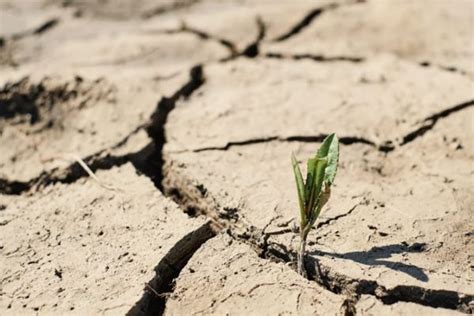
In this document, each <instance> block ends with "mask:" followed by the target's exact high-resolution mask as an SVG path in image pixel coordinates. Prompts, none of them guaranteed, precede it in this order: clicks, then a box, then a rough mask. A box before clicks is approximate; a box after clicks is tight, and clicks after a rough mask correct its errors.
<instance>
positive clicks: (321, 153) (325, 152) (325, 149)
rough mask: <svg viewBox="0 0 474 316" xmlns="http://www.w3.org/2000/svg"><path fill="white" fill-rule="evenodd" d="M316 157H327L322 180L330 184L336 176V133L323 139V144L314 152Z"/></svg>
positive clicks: (337, 152)
mask: <svg viewBox="0 0 474 316" xmlns="http://www.w3.org/2000/svg"><path fill="white" fill-rule="evenodd" d="M316 158H327V167H326V171H325V176H324V182H325V183H326V185H328V186H330V185H331V184H333V182H334V178H335V177H336V172H337V163H338V161H339V140H338V138H337V136H336V134H331V135H329V136H327V137H326V138H325V139H324V141H323V144H322V145H321V147H320V148H319V150H318V152H317V153H316Z"/></svg>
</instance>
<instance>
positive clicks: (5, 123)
mask: <svg viewBox="0 0 474 316" xmlns="http://www.w3.org/2000/svg"><path fill="white" fill-rule="evenodd" d="M187 80H188V79H187V74H183V75H179V76H178V77H176V78H174V79H172V80H171V81H169V82H153V81H152V80H151V78H148V81H146V77H143V76H142V75H140V74H139V73H135V74H134V76H132V78H120V77H115V78H110V79H104V78H102V77H94V76H93V75H91V74H90V73H88V74H86V75H85V76H79V75H74V73H71V74H69V75H67V74H64V75H61V76H57V75H56V76H52V77H43V78H42V79H40V80H37V79H34V78H28V77H26V78H23V79H20V80H19V81H12V82H7V83H6V84H5V85H4V86H3V87H2V88H1V89H0V105H1V107H2V109H1V110H0V139H1V144H2V145H1V151H2V155H1V157H0V167H1V170H2V171H1V172H0V177H2V178H7V179H9V180H22V181H28V180H30V179H32V178H35V177H37V176H38V175H39V174H40V173H41V172H42V171H44V170H46V171H50V170H52V169H53V168H55V167H65V166H67V165H69V164H70V163H71V158H70V157H69V156H70V155H71V154H74V155H77V156H79V157H81V158H84V157H87V156H89V155H92V154H96V153H98V152H99V151H101V150H104V149H110V148H112V147H113V146H115V145H117V144H119V143H120V142H122V141H123V140H124V138H125V137H126V136H127V135H129V134H130V133H132V132H133V131H134V130H136V129H137V127H138V126H140V125H143V124H144V123H145V122H147V120H148V119H149V117H150V115H151V114H152V113H153V112H154V110H155V108H156V103H157V101H158V100H159V99H160V98H161V97H162V96H163V95H171V94H173V93H174V92H175V91H176V90H178V89H179V88H180V87H181V86H182V85H183V84H184V83H186V81H187ZM7 165H8V168H6V166H7Z"/></svg>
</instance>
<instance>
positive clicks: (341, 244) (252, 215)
mask: <svg viewBox="0 0 474 316" xmlns="http://www.w3.org/2000/svg"><path fill="white" fill-rule="evenodd" d="M316 147H317V144H308V143H299V144H298V143H281V142H269V143H261V144H252V145H248V146H242V147H233V148H230V149H228V150H226V151H206V152H198V153H189V152H187V153H179V154H178V153H167V156H166V161H167V162H168V164H167V166H166V168H165V169H166V170H167V174H166V177H165V182H164V187H165V191H169V190H175V191H178V192H179V193H180V194H181V196H182V197H183V196H184V198H183V200H184V201H186V199H193V195H192V194H190V193H189V192H194V191H195V190H196V188H197V187H198V186H200V187H201V190H200V191H202V192H204V194H203V197H202V198H203V199H206V200H207V201H209V203H211V202H212V201H215V203H214V208H213V209H211V210H206V209H205V208H203V209H204V211H205V212H208V213H209V212H210V213H211V215H212V216H214V217H216V218H218V219H220V220H221V221H224V222H227V223H229V225H230V227H231V230H232V229H233V225H234V224H233V223H237V224H235V225H240V224H242V223H243V224H244V225H246V227H247V230H248V232H247V234H251V233H252V232H251V231H252V226H253V227H254V228H255V227H256V228H257V229H263V228H264V227H267V226H268V225H269V224H270V226H269V227H267V229H266V230H267V231H268V232H272V231H278V230H279V229H281V228H279V224H281V223H285V222H288V220H290V219H291V218H293V217H297V199H296V189H295V187H294V183H293V175H292V171H291V168H290V162H289V155H290V153H291V152H292V151H295V152H296V154H297V157H298V158H300V159H306V157H309V156H310V155H312V154H314V150H315V148H316ZM165 153H166V147H165ZM404 156H405V158H404V157H399V160H398V161H397V163H399V164H401V165H405V164H409V163H410V159H409V156H410V154H409V153H407V152H405V154H404ZM415 156H416V154H415ZM407 157H408V158H407ZM385 160H386V158H385V157H384V154H382V153H380V152H378V151H374V150H373V149H371V148H367V146H366V145H362V144H355V145H351V146H341V160H340V169H339V171H338V173H339V175H338V177H337V181H336V183H335V186H334V190H333V192H332V197H331V199H330V201H329V202H328V205H327V208H326V209H325V211H324V213H323V214H322V217H321V219H320V220H319V221H318V223H317V226H319V227H318V228H317V229H315V230H314V231H313V232H311V233H310V236H309V239H308V240H309V245H308V247H307V248H308V251H309V254H310V256H309V258H315V259H317V260H319V261H320V263H321V266H322V267H323V271H326V272H325V275H327V277H326V278H328V279H329V280H330V281H331V282H335V283H336V284H338V285H337V286H339V287H342V288H345V287H348V289H349V290H350V289H351V288H350V286H349V284H351V282H355V284H365V283H370V284H373V285H374V284H376V288H379V289H383V290H384V291H386V292H387V293H389V294H387V297H384V298H383V299H385V300H387V301H390V300H393V301H390V302H391V303H394V302H397V301H402V302H403V301H410V300H411V302H415V303H418V304H421V305H426V306H431V307H445V308H449V309H457V310H462V311H466V310H468V309H469V307H467V306H466V302H465V300H463V301H459V302H458V299H457V297H465V298H466V299H467V300H468V299H469V297H473V293H474V288H473V287H472V284H473V283H472V280H473V274H472V271H471V270H470V268H469V262H470V257H469V254H470V253H472V251H474V249H473V244H472V243H471V242H470V239H469V238H470V237H469V236H470V235H469V234H470V232H471V231H472V224H470V221H469V218H470V208H469V201H470V200H471V198H469V192H470V191H469V190H470V189H469V186H466V185H467V184H466V181H467V178H466V175H463V172H464V171H458V172H456V171H455V169H456V167H455V166H451V169H450V170H448V171H447V172H448V173H451V174H452V176H456V175H457V178H458V179H461V181H460V182H458V183H456V184H455V185H454V186H453V189H449V188H447V187H446V185H445V184H444V183H443V182H442V181H438V180H436V179H432V178H431V177H428V176H426V175H424V174H420V173H418V172H417V170H416V169H411V168H402V171H400V172H397V171H393V172H390V173H384V161H385ZM393 162H395V160H393ZM452 190H455V195H453V191H452ZM462 201H466V202H465V205H464V206H461V204H459V203H460V202H462ZM231 210H232V212H231ZM319 223H322V224H321V225H318V224H319ZM238 234H240V236H242V237H241V238H244V237H243V236H244V235H242V234H241V233H240V232H239V233H238ZM254 242H255V241H254ZM267 242H268V246H267V250H268V251H270V252H269V255H270V257H272V256H276V257H278V258H282V259H283V260H285V261H289V260H291V258H294V251H295V250H296V249H297V245H298V240H297V235H296V234H292V233H290V232H288V233H284V234H275V235H272V236H270V238H269V239H268V240H267ZM338 275H340V276H342V280H343V281H344V282H343V281H341V280H339V279H338ZM320 281H321V283H323V282H322V280H320ZM364 282H365V283H364ZM337 286H336V287H329V288H331V289H332V290H333V291H336V292H338V291H340V290H336V289H335V288H337ZM399 286H401V287H399ZM365 290H367V289H364V290H362V289H360V288H359V289H356V290H354V291H355V293H357V294H364V293H365V294H372V295H375V294H376V292H374V291H372V290H371V291H368V290H367V292H364V291H365ZM358 291H360V292H358ZM399 291H401V292H399ZM409 292H410V293H412V292H413V295H412V296H413V298H410V295H408V293H409ZM397 293H398V294H397ZM426 293H431V294H429V295H428V294H426ZM443 293H444V294H443ZM425 294H426V295H425ZM381 299H382V298H381ZM444 301H445V302H444ZM443 302H444V303H443Z"/></svg>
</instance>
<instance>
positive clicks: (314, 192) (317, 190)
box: [306, 158, 327, 218]
mask: <svg viewBox="0 0 474 316" xmlns="http://www.w3.org/2000/svg"><path fill="white" fill-rule="evenodd" d="M310 161H311V169H312V171H311V175H312V178H311V182H312V187H311V192H310V197H309V199H308V203H307V204H306V214H307V216H308V218H312V215H313V210H314V209H315V207H317V203H318V199H319V195H320V194H321V188H322V185H323V180H324V171H325V169H326V165H327V159H326V158H321V159H320V158H313V159H310V160H309V161H308V167H309V164H310Z"/></svg>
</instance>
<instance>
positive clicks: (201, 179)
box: [164, 142, 383, 229]
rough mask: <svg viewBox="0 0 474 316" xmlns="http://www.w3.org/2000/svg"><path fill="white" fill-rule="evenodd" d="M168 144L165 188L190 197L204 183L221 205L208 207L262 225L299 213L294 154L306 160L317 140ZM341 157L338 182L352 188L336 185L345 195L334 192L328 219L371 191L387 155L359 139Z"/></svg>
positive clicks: (342, 148)
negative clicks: (203, 147) (188, 149)
mask: <svg viewBox="0 0 474 316" xmlns="http://www.w3.org/2000/svg"><path fill="white" fill-rule="evenodd" d="M167 146H168V143H167V144H166V145H165V151H164V153H165V161H166V163H167V165H165V179H164V188H165V191H166V192H175V191H176V190H177V192H178V193H179V192H180V191H181V192H180V195H178V196H184V197H186V194H188V193H187V192H188V191H190V190H191V189H193V188H195V187H197V186H199V185H201V186H202V187H203V188H201V191H202V192H204V194H201V196H202V198H203V199H206V198H211V199H213V200H214V201H215V203H214V204H216V205H217V206H216V207H218V209H217V210H212V209H209V212H210V213H212V212H214V213H216V212H217V214H214V215H215V216H217V217H219V216H223V217H225V214H226V213H232V212H231V210H234V213H235V214H234V215H235V216H236V217H237V218H238V219H239V220H242V221H243V222H244V223H247V224H248V225H253V226H256V227H258V228H260V229H262V228H263V227H264V226H265V225H266V224H267V223H269V222H270V221H271V220H272V219H273V218H275V217H276V218H277V220H276V223H278V222H285V221H287V220H289V219H291V218H293V217H295V216H297V212H296V209H295V206H296V204H294V201H295V200H294V198H296V196H295V187H294V183H293V182H292V180H293V175H292V171H291V168H290V167H289V166H290V165H289V164H290V162H289V159H290V158H289V157H290V153H291V152H292V151H294V152H295V153H296V155H297V157H298V158H300V159H303V158H304V157H308V156H311V155H313V154H314V151H315V148H316V147H317V146H318V144H317V143H316V144H314V143H296V142H295V143H279V142H271V143H261V144H254V145H249V146H243V147H235V148H231V149H229V150H227V151H206V152H199V153H180V154H174V153H168V152H167ZM341 157H345V159H344V160H343V161H341V167H340V168H341V170H342V171H340V172H345V173H346V177H345V178H342V179H338V180H339V181H338V183H336V186H341V187H344V188H345V189H346V190H347V191H348V192H344V193H343V192H342V190H340V189H339V190H336V189H335V190H334V194H339V193H343V195H342V196H339V195H336V196H334V197H333V198H332V199H331V201H330V202H329V209H330V211H329V212H328V213H327V216H328V218H331V217H334V216H338V215H341V214H344V213H345V212H347V211H349V210H350V209H351V208H352V207H353V206H354V205H356V204H358V203H359V202H360V201H361V200H362V196H363V194H364V192H365V190H368V191H370V187H371V185H373V184H375V183H376V181H375V178H376V175H373V174H372V173H374V174H376V172H375V171H374V170H375V169H376V168H378V167H379V166H378V163H376V162H373V161H376V159H381V158H382V157H383V154H381V153H379V152H378V151H374V150H372V149H371V148H367V147H366V146H365V145H360V144H357V145H352V146H342V147H341ZM367 160H369V161H367ZM186 181H187V182H186ZM363 183H370V186H368V185H364V186H363V185H362V184H363ZM230 184H232V185H230ZM364 187H366V188H367V189H364ZM337 192H339V193H337ZM198 202H199V201H198ZM333 202H336V203H337V204H333ZM208 204H212V203H211V202H209V203H208ZM198 205H201V204H200V203H198ZM197 208H198V209H206V208H205V207H197ZM211 215H212V214H211ZM325 218H326V215H324V216H323V219H325ZM272 228H273V227H272Z"/></svg>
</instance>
